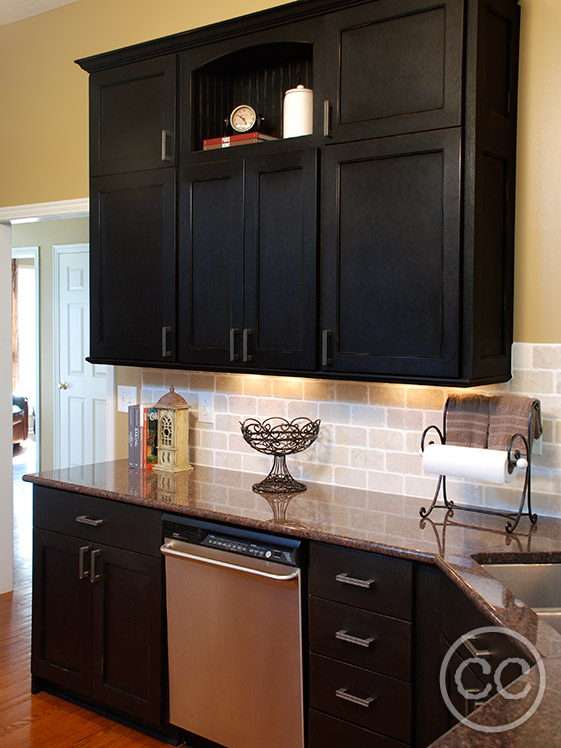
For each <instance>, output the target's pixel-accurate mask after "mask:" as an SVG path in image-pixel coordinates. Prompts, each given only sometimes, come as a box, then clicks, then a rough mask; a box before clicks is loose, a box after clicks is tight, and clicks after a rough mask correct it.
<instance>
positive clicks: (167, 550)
mask: <svg viewBox="0 0 561 748" xmlns="http://www.w3.org/2000/svg"><path fill="white" fill-rule="evenodd" d="M160 551H161V552H162V553H163V554H164V556H172V557H174V558H185V559H187V560H188V561H199V562H200V563H203V564H209V565H210V566H221V567H223V568H224V569H232V570H233V571H241V572H243V573H245V574H254V575H255V576H257V577H265V578H266V579H274V580H275V581H276V582H289V581H290V580H292V579H298V576H299V571H298V570H296V571H293V572H291V573H290V574H274V573H273V572H270V571H261V570H260V569H252V568H251V567H249V566H240V565H238V564H230V563H228V562H226V561H219V560H218V559H216V558H206V557H205V556H197V555H195V554H194V553H186V552H185V551H178V550H177V549H176V548H174V547H173V546H172V545H171V544H170V543H164V545H163V546H162V547H161V548H160Z"/></svg>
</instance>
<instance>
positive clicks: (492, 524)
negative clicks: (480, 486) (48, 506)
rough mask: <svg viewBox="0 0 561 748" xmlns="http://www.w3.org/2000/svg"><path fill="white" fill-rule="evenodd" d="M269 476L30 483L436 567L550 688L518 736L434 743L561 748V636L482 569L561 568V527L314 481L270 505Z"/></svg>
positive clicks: (69, 476)
mask: <svg viewBox="0 0 561 748" xmlns="http://www.w3.org/2000/svg"><path fill="white" fill-rule="evenodd" d="M262 477H263V476H261V475H252V474H250V473H244V472H238V471H234V470H223V469H219V468H211V467H203V466H195V467H194V469H193V470H191V471H184V472H181V473H165V472H159V471H158V472H156V471H152V470H146V471H143V470H138V469H132V468H129V467H128V462H127V460H118V461H115V462H106V463H98V464H96V465H86V466H79V467H73V468H67V469H62V470H53V471H50V472H42V473H37V474H34V475H26V476H24V480H27V481H30V482H32V483H35V484H37V485H41V486H46V487H50V488H55V489H63V490H68V491H74V492H78V493H82V494H87V495H90V496H97V497H99V498H105V499H111V500H116V501H123V502H127V503H131V504H137V505H142V506H147V507H151V508H155V509H161V510H164V511H170V512H177V513H180V514H187V515H190V516H193V517H201V518H206V519H211V520H216V521H219V522H230V523H233V524H236V525H244V526H248V527H253V528H258V529H260V530H268V531H271V532H278V533H282V534H285V535H294V536H297V537H300V538H309V539H312V540H318V541H324V542H331V543H337V544H339V545H344V546H348V547H351V548H359V549H363V550H368V551H374V552H378V553H384V554H387V555H392V556H397V557H400V558H408V559H411V560H415V561H420V562H426V563H431V564H436V565H437V566H439V567H440V568H441V569H442V570H443V571H444V573H446V574H447V575H448V576H449V577H451V578H452V579H453V580H454V581H455V582H456V584H458V585H459V586H460V587H461V589H462V590H463V591H464V593H465V594H466V595H468V596H469V597H470V598H471V600H472V601H473V602H474V603H475V604H476V605H477V606H478V607H479V608H481V609H482V610H483V611H484V612H485V613H486V614H487V616H488V617H490V618H491V620H492V622H496V623H497V624H498V625H504V626H507V627H509V628H510V629H512V630H513V631H516V632H518V633H520V634H522V635H523V636H524V637H526V638H527V639H528V640H529V641H530V642H531V643H532V644H533V645H534V646H535V647H536V648H537V650H538V652H539V653H540V655H541V656H542V659H543V662H544V665H545V673H546V679H547V687H546V689H545V692H544V695H543V699H542V701H541V704H540V706H539V708H538V709H537V710H536V712H535V713H534V714H533V716H531V717H530V718H529V719H528V720H527V721H525V722H524V723H523V724H521V725H520V726H518V727H516V729H513V730H508V731H505V732H481V731H476V730H474V729H473V728H470V727H469V726H466V725H461V724H460V725H457V726H456V727H454V728H453V729H452V730H451V731H449V732H448V733H446V734H445V735H443V736H442V737H441V738H440V739H439V740H437V741H436V742H435V743H433V746H434V748H459V746H466V745H469V746H474V747H476V746H490V747H491V746H492V748H506V746H508V747H509V748H516V747H517V746H522V745H524V746H525V748H534V747H535V748H538V747H539V748H543V746H544V745H549V746H555V745H558V746H561V737H560V736H561V634H559V633H557V632H556V631H555V630H554V629H552V628H551V627H550V626H549V625H548V624H547V623H545V622H544V621H543V620H540V619H539V618H538V616H537V615H536V614H535V613H534V611H533V610H532V609H531V608H528V607H527V606H525V605H524V604H523V603H521V602H520V600H517V599H515V597H514V596H513V595H512V594H511V593H510V592H509V591H508V590H507V589H505V587H503V585H502V584H500V582H498V581H497V580H495V579H494V578H493V577H491V576H490V575H489V574H488V573H487V572H486V571H485V570H484V569H483V568H482V567H481V566H480V565H479V563H478V562H492V561H498V560H502V561H505V562H507V561H508V562H516V561H524V562H540V563H547V562H561V520H559V519H553V518H548V517H541V518H540V519H539V520H538V522H537V524H536V525H534V526H532V525H531V524H530V521H529V519H528V517H527V516H523V517H522V518H521V520H520V524H519V525H518V528H517V530H516V532H515V533H514V534H512V535H509V534H508V533H507V532H506V531H505V520H504V518H502V517H498V516H491V515H483V514H476V513H472V512H465V511H461V510H457V511H455V512H454V513H449V512H448V513H447V512H445V511H444V510H443V509H435V511H434V512H433V513H432V514H431V516H430V518H429V519H426V520H421V518H420V516H419V508H420V507H421V506H428V505H429V504H430V501H429V500H426V499H415V498H410V497H404V496H398V495H394V494H384V493H376V492H372V491H364V490H359V489H353V488H344V487H339V486H332V485H325V484H319V483H311V482H307V486H308V490H307V491H305V492H303V493H300V494H292V495H286V496H280V495H272V496H269V497H265V496H263V495H262V494H257V493H255V492H253V491H252V490H251V487H252V484H253V483H255V482H256V481H258V480H260V479H261V478H262ZM458 503H459V500H458ZM521 684H522V685H523V686H524V687H525V685H526V684H529V687H530V689H531V693H534V692H535V693H537V692H538V686H539V676H538V668H536V667H534V668H532V670H531V671H530V672H529V673H528V674H527V675H525V676H522V677H521V678H519V679H518V680H517V681H515V683H514V684H511V686H509V687H508V689H507V691H511V692H512V693H517V692H519V691H520V688H521ZM523 701H526V700H523ZM521 703H522V700H520V701H519V700H516V699H513V698H510V699H508V698H504V697H503V696H502V695H501V694H498V695H497V696H495V697H494V698H493V699H492V700H491V701H489V702H488V703H487V704H486V705H485V706H483V707H481V708H480V709H478V710H477V711H476V712H474V713H472V715H471V716H470V719H471V720H473V722H479V723H481V724H482V725H486V726H494V725H505V724H508V723H511V722H513V721H514V720H516V719H517V718H518V716H519V714H518V711H519V710H520V709H521ZM517 710H518V711H517Z"/></svg>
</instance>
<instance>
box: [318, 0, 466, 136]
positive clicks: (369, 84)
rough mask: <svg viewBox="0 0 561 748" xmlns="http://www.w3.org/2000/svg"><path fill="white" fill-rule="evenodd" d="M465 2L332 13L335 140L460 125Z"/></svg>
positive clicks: (401, 2) (420, 0) (410, 2)
mask: <svg viewBox="0 0 561 748" xmlns="http://www.w3.org/2000/svg"><path fill="white" fill-rule="evenodd" d="M462 38H463V0H441V2H438V3H427V2H426V0H398V1H397V2H396V0H391V1H390V0H380V2H376V3H368V4H366V5H364V6H361V7H359V8H352V9H350V10H345V11H341V12H339V13H334V14H331V15H330V16H328V19H327V39H328V41H327V46H328V50H329V52H328V54H327V55H326V59H327V65H328V73H327V81H328V86H330V90H329V93H330V96H331V98H332V99H333V100H334V102H335V111H334V112H333V116H334V123H333V133H332V134H333V138H334V140H354V139H357V138H365V137H379V136H383V135H395V134H400V133H407V132H415V131H418V130H431V129H435V128H442V127H451V126H454V125H459V124H460V121H461V84H462V54H463V45H462Z"/></svg>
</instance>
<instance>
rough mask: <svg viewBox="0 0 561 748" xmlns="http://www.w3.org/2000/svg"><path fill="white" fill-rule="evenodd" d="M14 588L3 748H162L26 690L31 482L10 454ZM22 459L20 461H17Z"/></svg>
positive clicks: (5, 606)
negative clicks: (24, 479) (12, 479)
mask: <svg viewBox="0 0 561 748" xmlns="http://www.w3.org/2000/svg"><path fill="white" fill-rule="evenodd" d="M14 456H15V457H16V459H15V460H14V463H15V464H14V545H15V552H14V577H15V579H14V591H13V592H9V593H7V594H4V595H0V746H2V748H47V747H48V748H78V747H79V748H90V747H91V748H93V747H94V746H95V748H140V747H142V748H162V746H164V745H165V743H162V742H160V741H159V740H155V739H154V738H151V737H148V736H146V735H143V734H142V733H140V732H138V731H136V730H133V729H131V728H129V727H125V726H123V725H119V724H118V723H116V722H113V721H111V720H109V719H106V718H104V717H101V716H99V715H97V714H94V713H93V712H90V711H88V710H87V709H82V708H81V707H78V706H75V705H74V704H71V703H69V702H67V701H64V700H63V699H59V698H57V697H56V696H52V695H51V694H48V693H45V692H40V693H37V694H34V695H32V694H31V675H30V669H29V661H30V639H31V538H32V533H31V516H32V514H31V507H32V502H31V484H30V483H23V482H22V480H21V475H23V474H24V473H25V472H29V471H30V470H34V468H33V467H31V468H30V470H28V469H27V467H26V461H25V453H23V454H22V453H21V452H20V453H18V455H14ZM20 458H21V459H20Z"/></svg>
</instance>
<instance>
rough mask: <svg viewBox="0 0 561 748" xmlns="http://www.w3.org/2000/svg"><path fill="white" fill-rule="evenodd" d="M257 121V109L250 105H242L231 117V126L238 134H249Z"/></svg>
mask: <svg viewBox="0 0 561 748" xmlns="http://www.w3.org/2000/svg"><path fill="white" fill-rule="evenodd" d="M256 121H257V114H256V113H255V109H253V107H250V106H249V105H248V104H240V106H237V107H236V108H235V109H234V110H233V112H232V114H231V115H230V124H231V125H232V128H233V129H234V130H236V132H248V130H251V128H252V127H253V126H254V124H255V122H256Z"/></svg>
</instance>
